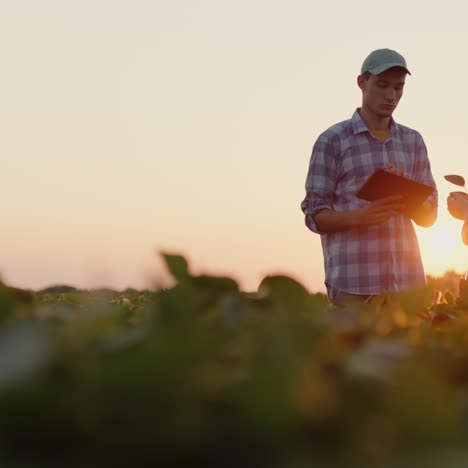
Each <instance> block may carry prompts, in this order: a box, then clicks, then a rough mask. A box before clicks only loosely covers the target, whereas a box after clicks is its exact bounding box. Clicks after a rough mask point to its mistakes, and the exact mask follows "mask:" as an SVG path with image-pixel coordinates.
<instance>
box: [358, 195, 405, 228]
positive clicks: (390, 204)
mask: <svg viewBox="0 0 468 468" xmlns="http://www.w3.org/2000/svg"><path fill="white" fill-rule="evenodd" d="M402 200H403V197H402V196H400V195H392V196H390V197H385V198H380V199H379V200H376V201H375V202H372V203H369V205H367V206H365V207H363V208H361V209H359V210H356V211H355V216H356V225H362V224H381V223H384V222H385V221H387V220H388V219H390V218H391V217H392V216H397V215H400V214H402V213H403V211H404V209H405V204H404V203H403V202H402Z"/></svg>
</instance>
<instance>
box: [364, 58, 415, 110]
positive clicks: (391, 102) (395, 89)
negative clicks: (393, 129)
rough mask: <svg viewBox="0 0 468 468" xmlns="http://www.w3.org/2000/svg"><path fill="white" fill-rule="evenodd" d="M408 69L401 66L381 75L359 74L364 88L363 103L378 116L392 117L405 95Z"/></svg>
mask: <svg viewBox="0 0 468 468" xmlns="http://www.w3.org/2000/svg"><path fill="white" fill-rule="evenodd" d="M405 79H406V71H405V70H404V69H403V68H400V67H394V68H390V69H388V70H386V71H384V72H383V73H381V74H380V75H372V74H371V75H369V78H368V79H366V78H365V77H363V76H359V78H358V84H359V87H360V88H361V89H362V105H363V107H366V108H367V109H368V110H369V111H371V112H372V113H373V114H375V115H376V116H378V117H383V118H385V117H391V116H392V114H393V111H394V110H395V109H396V107H397V105H398V103H399V102H400V99H401V96H402V95H403V87H404V85H405Z"/></svg>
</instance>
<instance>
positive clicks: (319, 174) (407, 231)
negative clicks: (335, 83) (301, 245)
mask: <svg viewBox="0 0 468 468" xmlns="http://www.w3.org/2000/svg"><path fill="white" fill-rule="evenodd" d="M408 74H411V73H410V72H409V70H408V68H407V65H406V61H405V59H404V58H403V57H402V56H401V55H400V54H399V53H398V52H396V51H394V50H390V49H378V50H374V51H373V52H372V53H371V54H370V55H369V56H368V57H367V58H366V59H365V60H364V63H363V64H362V67H361V73H360V75H359V76H358V77H357V85H358V86H359V88H360V89H361V91H362V106H361V107H360V108H358V109H357V110H356V111H355V112H354V114H353V116H352V118H351V119H349V120H345V121H343V122H340V123H338V124H336V125H334V126H332V127H330V128H329V129H327V130H326V131H325V132H323V133H322V134H321V135H320V136H319V137H318V139H317V141H316V142H315V145H314V147H313V150H312V155H311V158H310V165H309V171H308V174H307V179H306V197H305V199H304V200H303V201H302V203H301V208H302V211H303V212H304V214H305V223H306V225H307V227H308V228H309V229H310V230H311V231H313V232H315V233H318V234H320V236H321V242H322V249H323V255H324V263H325V285H326V287H327V292H328V297H329V299H330V300H331V301H332V302H333V303H342V302H345V301H348V300H350V299H356V300H361V301H367V300H368V299H369V298H371V297H372V296H373V295H376V294H379V293H380V292H382V291H400V290H405V289H410V288H413V287H420V286H423V285H425V274H424V270H423V266H422V262H421V256H420V252H419V245H418V241H417V238H416V233H415V231H414V227H413V223H412V220H413V221H414V222H415V223H416V224H418V225H419V226H424V227H429V226H431V225H432V224H434V222H435V220H436V218H437V203H438V194H437V190H436V185H435V182H434V178H433V176H432V173H431V167H430V163H429V159H428V157H427V150H426V146H425V143H424V140H423V138H422V137H421V135H420V134H419V133H418V132H417V131H415V130H412V129H410V128H408V127H405V126H403V125H400V124H397V123H396V122H395V121H394V120H393V118H392V114H393V112H394V110H395V109H396V107H397V105H398V103H399V101H400V98H401V96H402V95H403V88H404V85H405V79H406V76H407V75H408ZM381 168H385V169H387V170H389V171H391V172H396V173H398V174H400V175H404V176H406V177H408V178H412V179H414V180H416V181H418V182H421V183H424V184H427V185H430V186H432V187H433V188H434V192H433V193H432V195H431V196H430V197H429V198H428V199H427V200H425V201H424V203H423V204H422V205H420V206H419V207H418V208H417V209H414V210H413V211H412V212H411V213H408V211H407V210H405V206H404V205H403V203H402V200H401V198H400V197H398V196H393V197H387V198H382V199H379V200H377V201H375V202H372V203H371V202H367V201H365V200H362V199H360V198H358V197H357V196H356V192H357V191H358V190H359V189H360V188H361V186H362V185H363V183H364V182H365V181H366V180H367V178H368V177H369V176H370V175H371V174H372V173H373V172H374V171H375V170H377V169H381Z"/></svg>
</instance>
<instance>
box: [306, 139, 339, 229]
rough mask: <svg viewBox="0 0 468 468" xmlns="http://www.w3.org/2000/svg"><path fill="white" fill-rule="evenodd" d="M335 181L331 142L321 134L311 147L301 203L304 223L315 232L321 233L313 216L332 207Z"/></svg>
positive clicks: (333, 154)
mask: <svg viewBox="0 0 468 468" xmlns="http://www.w3.org/2000/svg"><path fill="white" fill-rule="evenodd" d="M335 181H336V159H335V151H334V148H333V144H332V143H331V142H330V139H329V138H328V137H327V136H326V135H324V134H322V135H320V136H319V138H318V139H317V141H316V142H315V144H314V147H313V149H312V154H311V156H310V162H309V170H308V173H307V178H306V183H305V190H306V196H305V198H304V200H303V201H302V203H301V209H302V211H303V213H304V215H305V224H306V226H307V227H308V228H309V229H310V230H311V231H312V232H315V233H317V234H323V233H322V232H321V231H320V230H319V229H318V227H317V225H316V224H315V221H314V219H313V216H314V215H315V214H317V213H318V212H319V211H321V210H324V209H329V210H332V209H333V193H334V188H335Z"/></svg>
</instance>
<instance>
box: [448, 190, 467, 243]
mask: <svg viewBox="0 0 468 468" xmlns="http://www.w3.org/2000/svg"><path fill="white" fill-rule="evenodd" d="M447 208H448V210H449V213H450V214H451V215H452V216H453V217H454V218H456V219H460V220H462V221H464V223H463V227H462V240H463V243H464V244H465V245H468V193H465V192H451V193H450V195H449V196H448V197H447Z"/></svg>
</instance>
